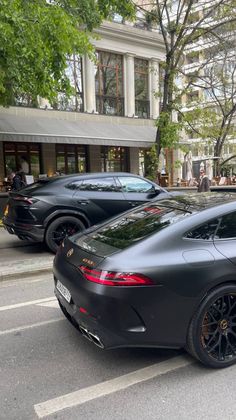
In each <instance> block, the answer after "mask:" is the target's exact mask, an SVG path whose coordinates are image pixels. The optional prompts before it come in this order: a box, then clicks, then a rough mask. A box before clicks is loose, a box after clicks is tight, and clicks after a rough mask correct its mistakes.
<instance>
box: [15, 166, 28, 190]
mask: <svg viewBox="0 0 236 420" xmlns="http://www.w3.org/2000/svg"><path fill="white" fill-rule="evenodd" d="M25 186H26V182H25V174H24V172H22V171H21V170H17V171H16V173H15V175H14V176H13V179H12V190H14V191H18V190H20V189H21V188H23V187H25Z"/></svg>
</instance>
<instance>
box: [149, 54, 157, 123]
mask: <svg viewBox="0 0 236 420" xmlns="http://www.w3.org/2000/svg"><path fill="white" fill-rule="evenodd" d="M149 67H150V78H149V80H150V117H151V118H153V119H156V118H157V117H158V116H159V101H160V99H159V97H156V96H155V94H156V93H158V92H159V62H158V61H157V60H156V59H151V61H150V63H149Z"/></svg>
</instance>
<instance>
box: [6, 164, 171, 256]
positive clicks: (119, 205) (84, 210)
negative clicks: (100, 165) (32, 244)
mask: <svg viewBox="0 0 236 420" xmlns="http://www.w3.org/2000/svg"><path fill="white" fill-rule="evenodd" d="M168 195H169V193H168V192H167V191H166V190H165V189H163V188H161V187H160V186H159V185H157V184H155V183H153V182H151V181H149V180H147V179H145V178H142V177H140V176H138V175H132V174H130V173H125V172H120V173H114V172H113V173H107V172H106V173H91V174H74V175H67V176H59V177H54V178H45V179H42V180H39V181H38V182H36V183H34V184H31V185H29V186H27V187H25V188H23V189H21V190H20V191H15V192H13V191H12V192H10V193H9V199H8V202H7V205H6V208H5V211H4V217H3V224H4V227H5V228H6V229H7V230H8V232H9V233H11V234H15V235H17V236H18V237H19V238H20V239H28V240H30V241H37V242H45V243H46V244H47V246H48V247H49V248H50V249H51V251H53V252H56V251H57V248H58V246H59V245H60V243H61V242H62V240H63V239H64V238H65V237H66V236H70V235H73V234H74V233H76V232H78V231H80V230H83V229H86V228H88V227H89V226H91V225H93V224H95V223H99V222H102V221H103V220H105V219H107V218H109V217H112V216H114V215H116V214H118V213H121V212H123V211H126V210H129V209H130V208H132V207H136V206H138V205H139V204H142V203H143V202H146V201H149V200H151V199H153V198H154V197H157V196H158V197H160V198H164V197H166V196H168Z"/></svg>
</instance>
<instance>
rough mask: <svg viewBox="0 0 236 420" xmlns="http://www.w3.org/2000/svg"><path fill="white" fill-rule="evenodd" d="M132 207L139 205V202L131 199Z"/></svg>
mask: <svg viewBox="0 0 236 420" xmlns="http://www.w3.org/2000/svg"><path fill="white" fill-rule="evenodd" d="M129 204H130V206H131V207H137V206H138V205H139V203H138V202H137V201H129Z"/></svg>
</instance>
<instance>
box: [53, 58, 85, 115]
mask: <svg viewBox="0 0 236 420" xmlns="http://www.w3.org/2000/svg"><path fill="white" fill-rule="evenodd" d="M66 76H67V77H68V79H69V82H70V86H71V90H72V94H71V96H70V97H69V98H67V97H66V96H65V95H64V94H63V93H60V94H59V95H58V100H57V103H56V104H55V106H54V107H55V108H56V109H58V110H61V111H79V112H83V111H84V101H83V82H82V80H83V78H82V59H81V57H79V56H77V55H75V54H74V55H73V56H72V57H71V58H70V59H68V60H67V68H66Z"/></svg>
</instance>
